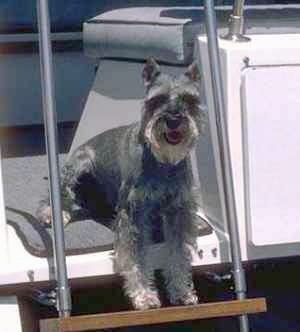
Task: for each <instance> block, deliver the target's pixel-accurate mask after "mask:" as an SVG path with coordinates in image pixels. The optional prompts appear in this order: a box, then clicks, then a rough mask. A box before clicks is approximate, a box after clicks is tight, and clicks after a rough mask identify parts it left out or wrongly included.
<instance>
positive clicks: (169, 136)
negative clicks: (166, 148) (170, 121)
mask: <svg viewBox="0 0 300 332" xmlns="http://www.w3.org/2000/svg"><path fill="white" fill-rule="evenodd" d="M182 138H183V135H182V133H181V131H180V130H178V129H173V130H168V131H167V132H166V133H165V139H166V141H167V142H168V143H169V144H172V145H177V144H179V143H180V142H181V141H182Z"/></svg>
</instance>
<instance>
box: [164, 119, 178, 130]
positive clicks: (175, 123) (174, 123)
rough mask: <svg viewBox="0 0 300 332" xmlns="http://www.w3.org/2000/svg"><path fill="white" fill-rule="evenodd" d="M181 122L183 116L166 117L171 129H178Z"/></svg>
mask: <svg viewBox="0 0 300 332" xmlns="http://www.w3.org/2000/svg"><path fill="white" fill-rule="evenodd" d="M180 123H181V117H179V118H169V119H166V124H167V126H168V128H169V129H176V128H178V127H179V125H180Z"/></svg>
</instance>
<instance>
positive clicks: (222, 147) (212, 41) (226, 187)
mask: <svg viewBox="0 0 300 332" xmlns="http://www.w3.org/2000/svg"><path fill="white" fill-rule="evenodd" d="M204 8H205V24H206V34H207V43H208V53H209V62H210V71H211V82H212V87H213V99H214V100H213V101H214V110H211V111H214V112H215V118H216V119H217V121H216V133H217V142H218V145H219V149H218V150H219V151H220V158H219V160H220V171H221V177H220V178H221V179H222V182H223V183H221V186H222V187H223V188H222V192H223V193H224V195H223V196H224V197H221V199H223V200H224V202H223V203H224V204H223V206H224V210H225V211H223V212H224V213H223V214H224V216H225V218H226V221H227V224H228V232H229V237H230V249H231V257H232V265H233V276H234V283H235V292H236V296H237V298H238V299H239V300H243V299H245V298H246V288H247V287H246V280H245V273H244V269H243V266H242V261H241V249H240V239H239V232H238V223H237V215H236V206H235V197H234V187H233V180H232V179H233V177H232V166H231V158H230V148H229V139H228V131H227V119H226V114H225V102H224V90H223V84H222V75H221V66H220V58H219V46H218V36H217V26H216V14H215V10H214V1H212V0H205V1H204ZM239 322H240V330H241V331H242V332H248V331H249V323H248V316H247V315H242V316H239Z"/></svg>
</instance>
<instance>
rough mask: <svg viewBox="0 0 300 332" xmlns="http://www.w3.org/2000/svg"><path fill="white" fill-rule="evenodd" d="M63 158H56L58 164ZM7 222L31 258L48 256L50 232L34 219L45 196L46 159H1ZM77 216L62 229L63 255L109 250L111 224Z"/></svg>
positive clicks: (111, 235) (41, 157)
mask: <svg viewBox="0 0 300 332" xmlns="http://www.w3.org/2000/svg"><path fill="white" fill-rule="evenodd" d="M63 160H65V155H60V161H61V162H63ZM2 163H3V170H4V172H3V173H4V174H3V175H4V190H5V205H6V215H7V222H8V224H9V225H11V226H12V227H14V229H15V231H16V233H17V235H18V236H19V238H20V239H21V240H22V242H23V245H24V247H25V248H26V249H27V250H28V251H29V252H30V253H31V254H32V255H35V256H39V257H46V256H50V255H51V254H52V242H51V228H50V227H45V226H44V225H42V224H41V223H39V221H38V220H37V219H36V218H35V211H36V208H37V206H38V202H39V201H40V199H41V198H42V197H45V193H46V192H47V186H48V179H47V158H46V156H45V155H40V156H30V157H18V158H8V159H3V161H2ZM78 212H79V213H78V214H77V215H75V216H74V218H75V220H74V221H73V222H71V223H69V224H68V225H67V226H66V227H65V243H66V253H67V255H77V254H85V253H91V252H98V251H104V250H109V249H112V243H113V237H114V234H113V232H112V231H111V229H110V228H109V226H110V225H111V220H109V219H107V220H101V222H96V221H95V220H91V219H88V218H87V217H86V216H84V215H81V213H80V211H78Z"/></svg>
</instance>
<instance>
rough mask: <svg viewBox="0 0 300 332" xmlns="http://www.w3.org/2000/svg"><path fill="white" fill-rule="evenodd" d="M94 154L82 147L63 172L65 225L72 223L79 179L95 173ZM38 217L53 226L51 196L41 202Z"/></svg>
mask: <svg viewBox="0 0 300 332" xmlns="http://www.w3.org/2000/svg"><path fill="white" fill-rule="evenodd" d="M93 159H94V152H93V150H92V149H90V148H89V147H87V146H83V147H80V148H79V149H77V150H76V151H75V152H74V153H73V155H72V156H71V157H70V158H69V160H68V161H67V162H66V164H65V165H64V167H63V168H62V172H61V202H62V210H63V211H62V217H63V223H64V224H65V225H66V224H67V223H69V222H70V221H71V211H72V208H73V206H74V204H75V203H76V186H77V185H78V182H79V179H80V178H82V177H83V176H84V175H86V174H90V173H92V171H93ZM36 217H37V218H38V220H39V221H41V222H43V223H45V224H51V222H52V216H51V208H50V197H49V195H48V196H47V197H46V198H45V199H42V200H41V201H40V202H39V206H38V209H37V211H36Z"/></svg>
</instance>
